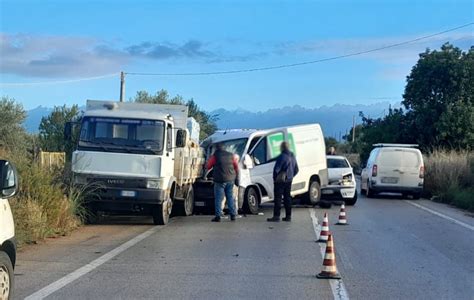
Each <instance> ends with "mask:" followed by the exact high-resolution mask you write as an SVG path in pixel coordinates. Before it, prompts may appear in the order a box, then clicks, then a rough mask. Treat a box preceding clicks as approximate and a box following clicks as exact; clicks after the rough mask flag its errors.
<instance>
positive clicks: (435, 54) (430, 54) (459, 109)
mask: <svg viewBox="0 0 474 300" xmlns="http://www.w3.org/2000/svg"><path fill="white" fill-rule="evenodd" d="M403 98H404V100H403V102H402V103H403V105H404V106H405V108H406V109H407V110H408V113H407V117H408V118H409V119H410V121H411V125H412V128H411V134H412V135H413V136H414V137H415V140H416V141H417V142H418V143H419V144H420V145H422V146H423V147H425V148H433V147H444V148H455V149H466V148H468V149H472V148H473V146H474V137H473V135H474V133H473V132H474V122H473V119H474V109H473V105H474V47H471V49H470V50H469V51H467V52H463V51H462V50H461V49H460V48H457V47H454V46H453V45H451V44H449V43H447V44H444V45H443V46H442V47H441V50H439V51H438V50H434V51H430V50H429V49H427V50H426V51H425V52H424V53H421V54H420V58H419V60H418V62H417V64H416V65H415V66H414V67H413V68H412V70H411V73H410V75H409V76H408V77H407V85H406V87H405V93H404V95H403Z"/></svg>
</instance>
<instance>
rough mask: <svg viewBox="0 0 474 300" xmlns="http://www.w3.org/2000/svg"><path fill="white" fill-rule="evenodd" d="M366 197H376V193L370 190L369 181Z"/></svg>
mask: <svg viewBox="0 0 474 300" xmlns="http://www.w3.org/2000/svg"><path fill="white" fill-rule="evenodd" d="M365 195H366V196H367V198H373V197H374V196H375V193H374V192H373V191H372V189H371V188H370V185H369V182H368V181H367V191H366V192H365Z"/></svg>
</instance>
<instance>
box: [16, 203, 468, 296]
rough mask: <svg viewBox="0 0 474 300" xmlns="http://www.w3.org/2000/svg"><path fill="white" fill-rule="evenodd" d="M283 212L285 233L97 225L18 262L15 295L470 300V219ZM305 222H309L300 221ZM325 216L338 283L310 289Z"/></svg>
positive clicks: (367, 209)
mask: <svg viewBox="0 0 474 300" xmlns="http://www.w3.org/2000/svg"><path fill="white" fill-rule="evenodd" d="M338 210H339V207H337V206H333V207H332V208H331V209H320V208H315V209H313V208H309V207H303V206H299V207H295V208H294V216H293V220H294V221H293V222H292V223H285V222H282V223H277V224H272V223H267V222H266V218H267V217H269V216H270V215H271V205H270V206H265V207H264V208H263V210H262V211H263V212H264V214H265V215H264V216H247V217H242V218H239V219H238V220H237V222H235V223H232V222H230V221H228V220H224V221H223V222H221V223H211V222H209V221H210V216H192V217H186V218H182V217H180V218H174V219H173V221H172V222H171V223H170V224H169V225H168V226H163V227H156V226H152V225H150V224H151V220H150V219H149V218H145V217H143V218H117V217H116V218H108V219H106V220H105V221H104V223H103V224H100V225H94V226H86V227H83V228H81V229H80V230H78V231H77V232H75V233H74V234H72V235H71V236H69V237H64V238H61V239H55V240H48V241H47V242H46V243H45V244H42V245H35V246H33V247H27V248H26V249H24V250H23V251H22V252H21V253H20V254H19V262H18V267H17V269H16V270H15V273H16V280H17V281H16V296H17V298H18V299H23V298H25V297H27V296H32V297H31V298H30V299H32V298H37V297H39V296H47V297H48V299H138V298H144V299H244V298H245V299H290V298H291V299H344V298H346V299H347V298H352V299H473V298H474V218H473V217H472V216H470V215H467V214H465V213H464V212H462V211H460V210H457V209H454V208H451V207H447V206H445V205H442V204H437V203H432V202H430V201H427V200H419V201H405V200H401V199H398V198H397V197H381V198H377V199H367V198H365V197H361V198H359V201H358V203H357V204H356V206H354V207H348V208H347V215H348V221H349V223H350V224H349V225H348V226H335V225H333V224H334V223H335V222H336V221H337V215H338ZM312 211H313V213H312ZM324 212H328V213H329V217H330V220H329V221H330V230H331V232H332V233H333V236H334V242H335V249H336V260H337V267H338V270H339V273H340V274H341V275H342V280H341V281H336V280H321V279H316V278H315V277H314V275H315V274H316V273H319V272H320V271H321V267H322V256H321V250H322V249H324V246H321V247H320V244H319V243H316V242H315V240H316V237H317V234H318V232H315V228H316V229H317V227H318V226H314V224H313V219H312V218H311V215H312V214H313V215H314V216H315V217H316V218H317V219H318V221H319V223H321V220H322V216H323V214H324Z"/></svg>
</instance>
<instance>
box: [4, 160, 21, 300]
mask: <svg viewBox="0 0 474 300" xmlns="http://www.w3.org/2000/svg"><path fill="white" fill-rule="evenodd" d="M17 187H18V176H17V173H16V169H15V167H14V166H13V165H12V164H11V163H9V162H8V161H6V160H0V299H12V294H13V285H14V280H15V278H14V275H13V269H14V267H15V260H16V243H15V226H14V223H13V215H12V212H11V210H10V205H9V203H8V200H7V198H10V197H12V196H14V195H15V194H16V190H17Z"/></svg>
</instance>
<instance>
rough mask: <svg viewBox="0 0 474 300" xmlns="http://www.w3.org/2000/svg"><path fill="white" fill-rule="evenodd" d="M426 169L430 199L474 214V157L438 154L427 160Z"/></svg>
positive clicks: (455, 152) (464, 153) (440, 151)
mask: <svg viewBox="0 0 474 300" xmlns="http://www.w3.org/2000/svg"><path fill="white" fill-rule="evenodd" d="M425 169H426V173H425V192H426V193H427V196H429V197H433V199H434V200H436V201H440V202H444V203H449V204H453V205H456V206H458V207H460V208H464V209H469V210H474V196H473V195H474V153H472V152H469V151H443V150H435V151H433V152H432V153H430V154H428V155H427V156H426V157H425Z"/></svg>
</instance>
